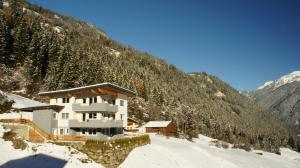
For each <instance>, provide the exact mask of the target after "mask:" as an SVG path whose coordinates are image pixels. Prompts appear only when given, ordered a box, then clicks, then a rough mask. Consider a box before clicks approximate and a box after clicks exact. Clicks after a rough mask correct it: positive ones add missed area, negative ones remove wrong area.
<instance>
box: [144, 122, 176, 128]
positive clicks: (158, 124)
mask: <svg viewBox="0 0 300 168" xmlns="http://www.w3.org/2000/svg"><path fill="white" fill-rule="evenodd" d="M170 123H171V121H149V122H148V123H147V124H145V125H144V126H143V127H167V126H168V125H169V124H170Z"/></svg>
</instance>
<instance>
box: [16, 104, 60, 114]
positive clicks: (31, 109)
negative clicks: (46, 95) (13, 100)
mask: <svg viewBox="0 0 300 168" xmlns="http://www.w3.org/2000/svg"><path fill="white" fill-rule="evenodd" d="M63 108H64V106H58V105H46V106H34V107H25V108H19V110H21V111H28V112H33V111H34V110H46V109H52V110H54V111H56V112H59V111H61V110H62V109H63Z"/></svg>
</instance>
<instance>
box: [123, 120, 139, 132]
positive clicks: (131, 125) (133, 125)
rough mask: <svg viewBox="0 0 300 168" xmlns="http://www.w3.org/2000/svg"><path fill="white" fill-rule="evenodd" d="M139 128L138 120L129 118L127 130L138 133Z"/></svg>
mask: <svg viewBox="0 0 300 168" xmlns="http://www.w3.org/2000/svg"><path fill="white" fill-rule="evenodd" d="M138 127H139V123H138V121H137V120H135V119H133V118H130V117H128V118H127V128H126V130H127V131H130V132H136V131H138Z"/></svg>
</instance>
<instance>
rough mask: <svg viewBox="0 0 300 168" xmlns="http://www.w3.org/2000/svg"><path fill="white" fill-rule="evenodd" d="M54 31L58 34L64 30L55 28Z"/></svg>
mask: <svg viewBox="0 0 300 168" xmlns="http://www.w3.org/2000/svg"><path fill="white" fill-rule="evenodd" d="M53 29H54V31H56V32H57V33H60V32H61V31H62V28H61V27H59V26H55V27H53Z"/></svg>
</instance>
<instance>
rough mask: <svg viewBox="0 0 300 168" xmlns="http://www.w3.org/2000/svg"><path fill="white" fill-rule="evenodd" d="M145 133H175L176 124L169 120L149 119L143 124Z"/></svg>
mask: <svg viewBox="0 0 300 168" xmlns="http://www.w3.org/2000/svg"><path fill="white" fill-rule="evenodd" d="M143 130H144V131H145V132H146V133H157V134H163V135H167V136H169V135H175V134H176V126H175V124H173V123H172V122H171V121H149V122H148V123H147V124H145V125H144V126H143Z"/></svg>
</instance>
